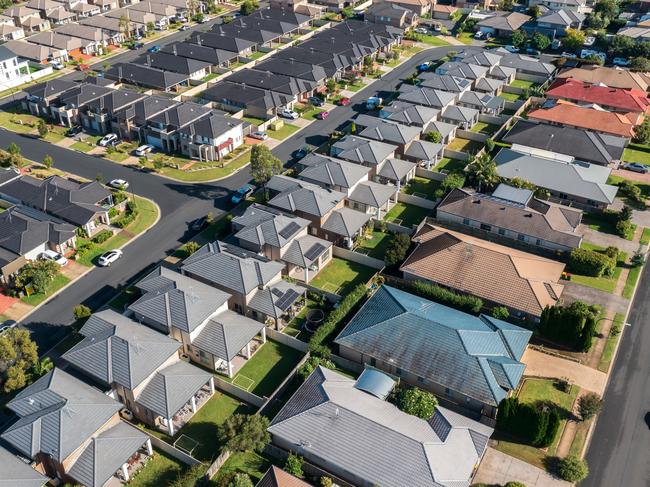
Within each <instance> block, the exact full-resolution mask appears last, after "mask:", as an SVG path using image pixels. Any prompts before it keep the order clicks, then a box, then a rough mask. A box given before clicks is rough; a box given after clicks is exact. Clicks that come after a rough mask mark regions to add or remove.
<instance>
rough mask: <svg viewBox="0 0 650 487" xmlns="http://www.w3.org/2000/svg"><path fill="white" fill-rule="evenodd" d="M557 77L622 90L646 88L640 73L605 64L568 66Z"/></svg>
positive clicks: (644, 79)
mask: <svg viewBox="0 0 650 487" xmlns="http://www.w3.org/2000/svg"><path fill="white" fill-rule="evenodd" d="M557 78H560V79H565V78H572V79H577V80H579V81H582V82H584V83H589V84H592V85H597V86H609V87H610V88H619V89H622V90H640V91H647V90H648V81H647V79H646V78H645V77H644V76H643V75H642V73H635V72H632V71H629V70H627V69H623V68H618V67H611V68H606V67H605V66H596V65H594V66H584V67H581V68H569V69H565V70H562V71H560V72H559V73H558V74H557Z"/></svg>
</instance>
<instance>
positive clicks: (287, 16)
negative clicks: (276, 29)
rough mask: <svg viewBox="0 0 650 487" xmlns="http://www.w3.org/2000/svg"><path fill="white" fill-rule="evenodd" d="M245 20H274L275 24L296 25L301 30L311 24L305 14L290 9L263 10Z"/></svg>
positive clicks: (310, 20)
mask: <svg viewBox="0 0 650 487" xmlns="http://www.w3.org/2000/svg"><path fill="white" fill-rule="evenodd" d="M246 18H247V19H258V18H259V19H266V20H275V21H276V22H286V23H289V24H294V25H297V26H298V27H301V28H303V29H306V28H308V27H309V26H310V25H311V24H312V20H313V19H312V17H311V15H310V14H307V13H300V12H297V11H296V10H294V9H291V8H280V9H277V8H273V7H271V8H263V9H258V10H255V11H254V12H253V13H252V14H250V15H248V16H246Z"/></svg>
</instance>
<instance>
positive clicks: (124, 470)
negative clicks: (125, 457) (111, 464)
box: [122, 463, 129, 482]
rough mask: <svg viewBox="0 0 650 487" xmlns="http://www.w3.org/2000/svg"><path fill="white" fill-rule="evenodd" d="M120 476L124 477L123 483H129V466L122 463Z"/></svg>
mask: <svg viewBox="0 0 650 487" xmlns="http://www.w3.org/2000/svg"><path fill="white" fill-rule="evenodd" d="M122 475H123V476H124V481H125V482H128V481H129V464H128V463H123V464H122Z"/></svg>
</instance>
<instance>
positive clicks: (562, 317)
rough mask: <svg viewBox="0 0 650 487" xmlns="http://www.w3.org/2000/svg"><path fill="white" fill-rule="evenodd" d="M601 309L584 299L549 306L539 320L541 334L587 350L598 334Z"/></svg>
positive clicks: (579, 349)
mask: <svg viewBox="0 0 650 487" xmlns="http://www.w3.org/2000/svg"><path fill="white" fill-rule="evenodd" d="M598 313H599V310H598V308H597V307H596V306H590V305H588V304H586V303H583V302H582V301H574V302H573V303H571V304H569V305H567V306H562V305H555V306H547V307H545V308H544V310H543V311H542V316H541V317H540V320H539V332H540V334H541V335H542V336H543V337H545V338H548V339H550V340H552V341H554V342H556V343H562V344H564V345H567V346H569V347H572V348H574V349H575V350H578V351H582V352H586V351H588V350H589V349H590V348H591V342H592V339H593V337H594V336H595V335H596V323H597V318H598Z"/></svg>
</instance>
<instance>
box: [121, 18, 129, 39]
mask: <svg viewBox="0 0 650 487" xmlns="http://www.w3.org/2000/svg"><path fill="white" fill-rule="evenodd" d="M118 27H119V29H120V33H122V35H123V36H124V37H129V34H130V33H131V19H129V17H128V15H122V16H121V17H120V20H119V22H118Z"/></svg>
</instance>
